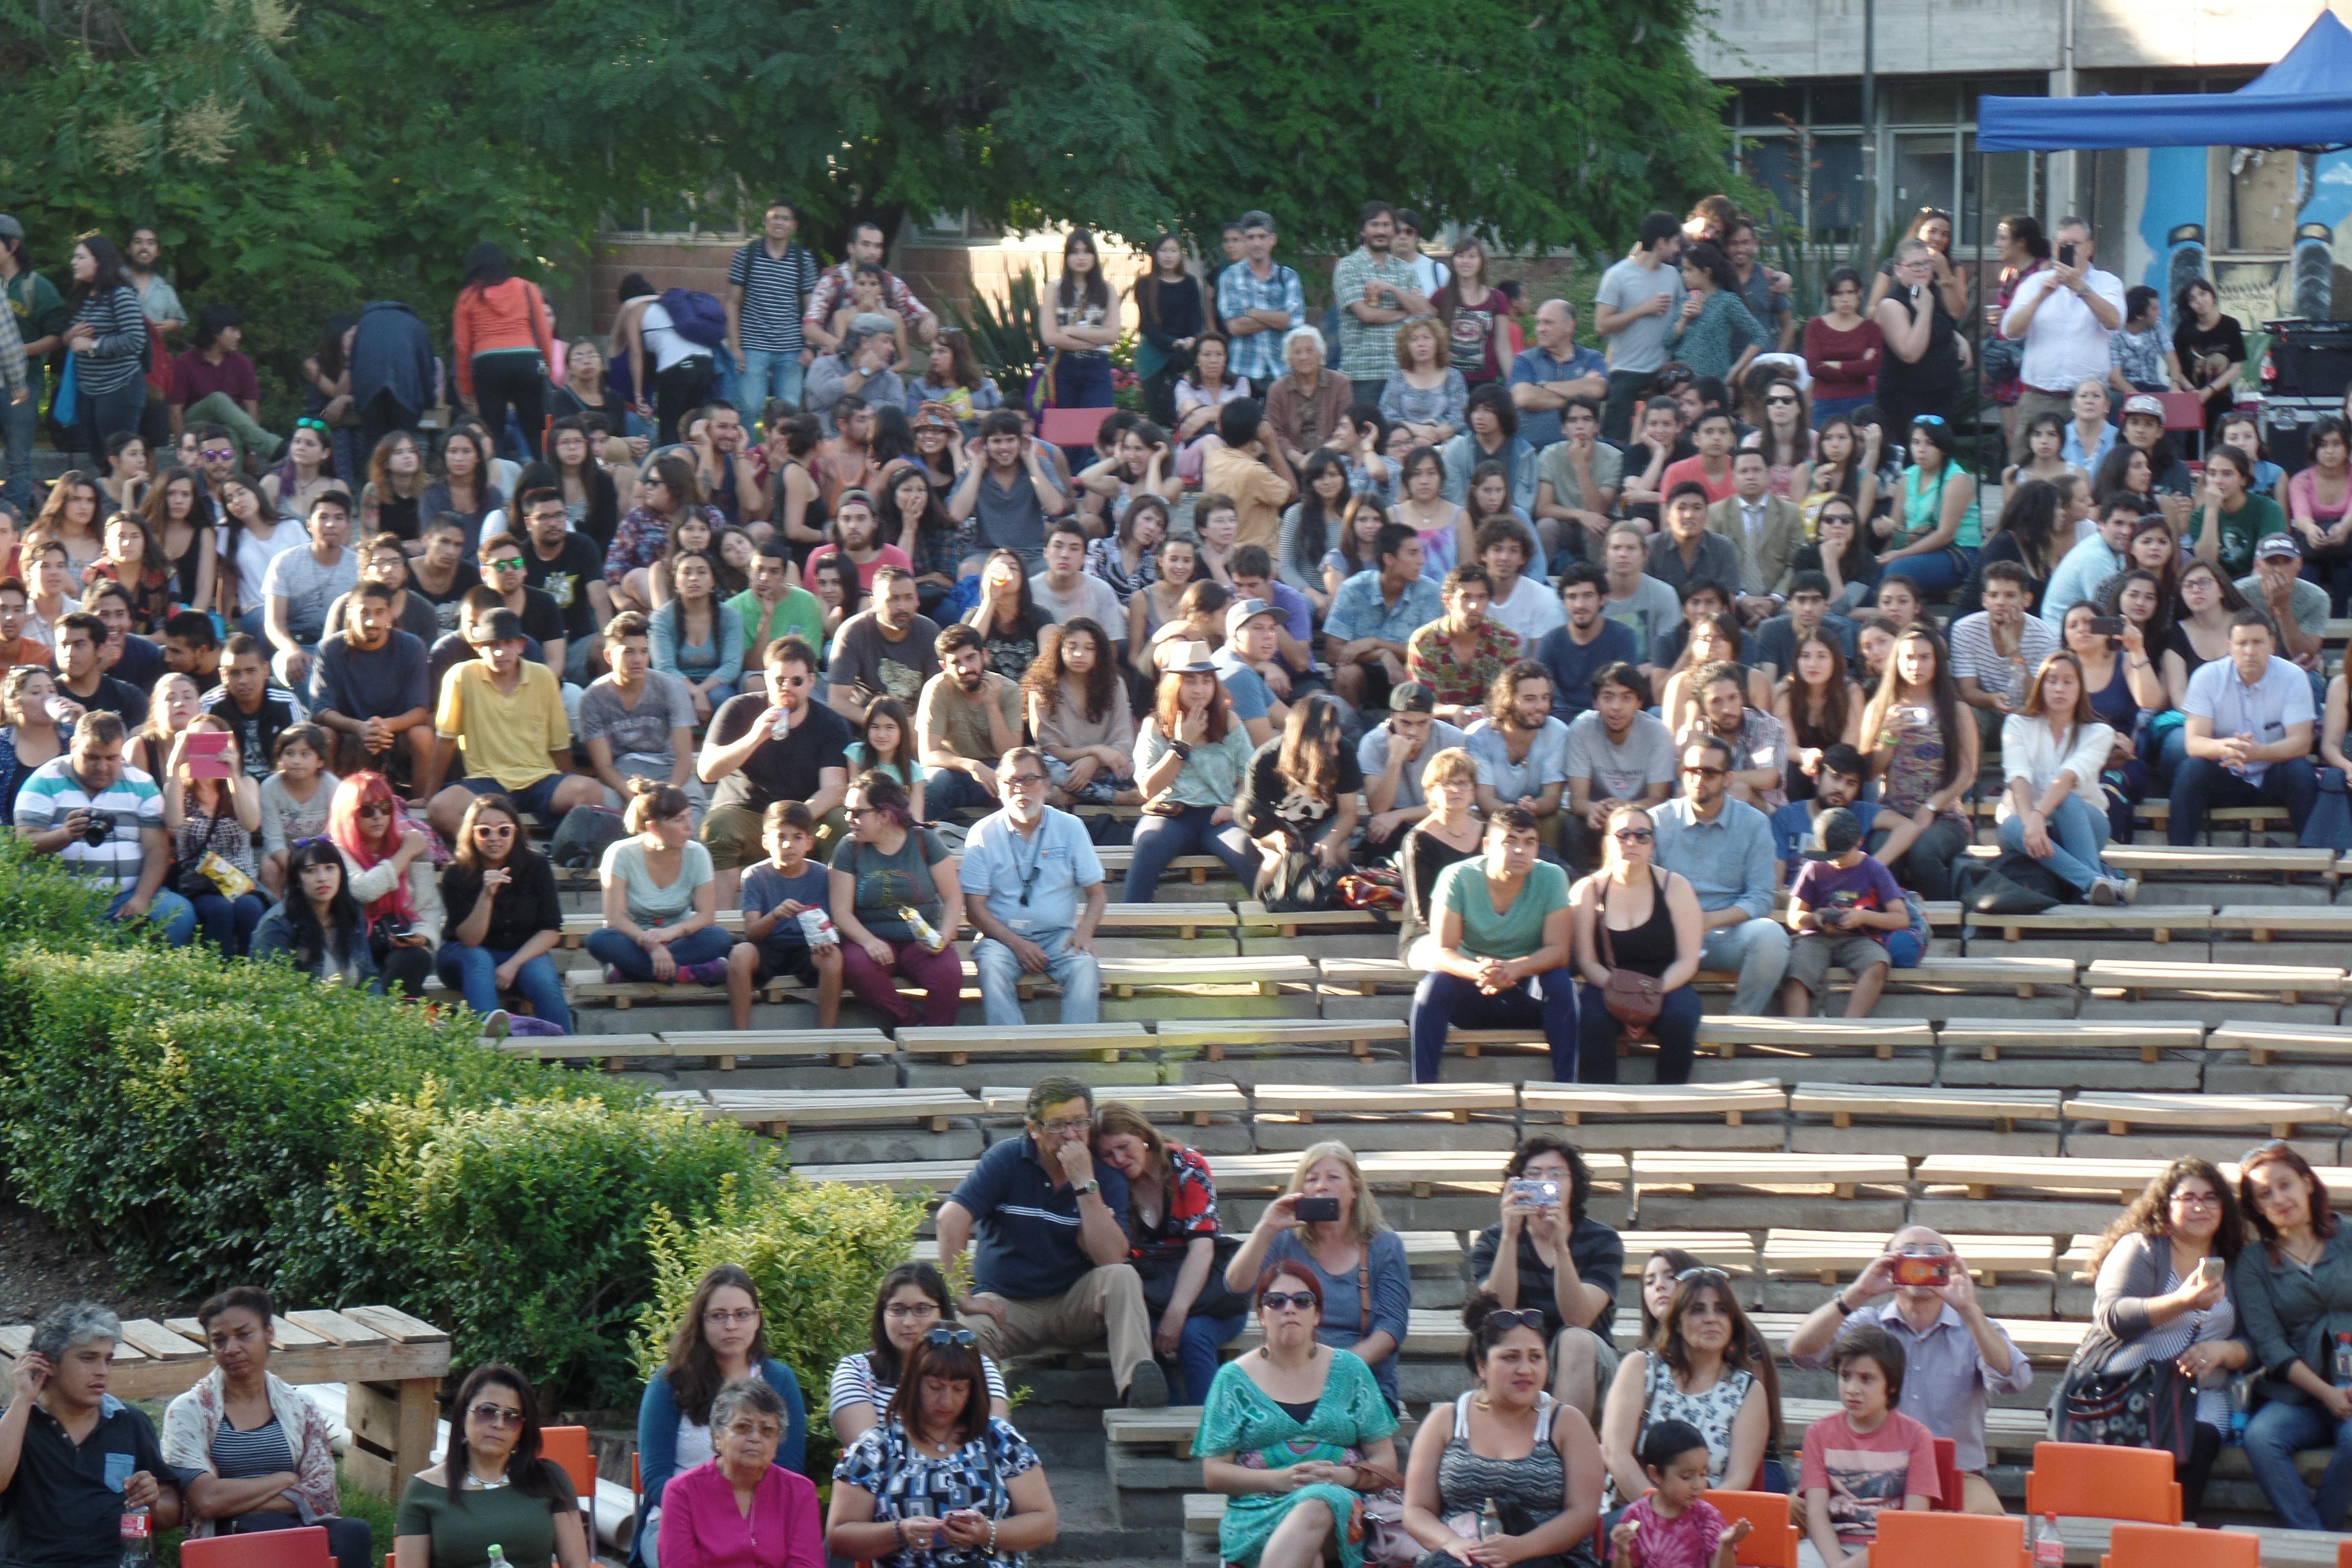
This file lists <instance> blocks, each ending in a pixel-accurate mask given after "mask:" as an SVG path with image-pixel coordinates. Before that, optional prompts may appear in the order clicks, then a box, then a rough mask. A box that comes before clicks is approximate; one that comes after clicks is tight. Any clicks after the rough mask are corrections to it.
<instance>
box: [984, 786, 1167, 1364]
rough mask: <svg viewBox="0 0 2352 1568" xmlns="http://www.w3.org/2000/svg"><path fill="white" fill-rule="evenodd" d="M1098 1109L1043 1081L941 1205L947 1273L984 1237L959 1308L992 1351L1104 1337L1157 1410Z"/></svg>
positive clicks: (1082, 1094)
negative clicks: (1099, 1158) (1012, 1130)
mask: <svg viewBox="0 0 2352 1568" xmlns="http://www.w3.org/2000/svg"><path fill="white" fill-rule="evenodd" d="M1028 765H1034V764H1028ZM1037 771H1038V772H1039V773H1043V772H1044V771H1045V770H1044V769H1043V768H1042V767H1041V768H1039V769H1038V770H1037ZM1094 1110H1095V1103H1094V1091H1093V1090H1092V1089H1088V1088H1087V1086H1086V1085H1085V1084H1083V1083H1080V1082H1079V1081H1078V1080H1077V1079H1070V1078H1043V1079H1038V1080H1037V1083H1036V1086H1035V1087H1034V1088H1033V1089H1030V1091H1029V1101H1028V1105H1027V1108H1026V1111H1025V1117H1026V1121H1027V1132H1026V1135H1025V1136H1024V1137H1020V1138H1005V1139H1001V1140H999V1141H998V1142H995V1143H993V1144H991V1145H990V1146H989V1150H988V1152H987V1153H985V1154H982V1156H981V1157H980V1163H978V1164H976V1165H974V1166H973V1167H972V1169H971V1174H970V1175H968V1176H966V1177H965V1178H964V1179H963V1181H962V1183H961V1184H959V1185H958V1186H957V1188H956V1190H955V1191H954V1192H953V1193H951V1194H949V1195H948V1201H947V1202H946V1203H944V1204H942V1205H940V1215H939V1237H940V1273H942V1274H944V1275H946V1276H947V1277H948V1278H950V1279H953V1278H954V1277H955V1271H956V1262H957V1260H958V1259H959V1258H961V1257H962V1256H963V1250H964V1247H965V1246H966V1245H967V1244H969V1243H971V1241H972V1240H973V1239H974V1237H975V1236H977V1237H978V1242H979V1245H978V1246H977V1247H975V1248H974V1250H973V1254H972V1267H971V1278H972V1290H971V1294H970V1295H967V1296H965V1297H963V1298H962V1299H961V1300H958V1301H957V1302H956V1310H958V1311H960V1312H961V1313H962V1314H963V1315H964V1321H965V1322H967V1323H968V1324H970V1325H971V1328H972V1330H973V1331H974V1332H975V1333H976V1334H977V1335H978V1336H979V1340H980V1348H981V1350H982V1352H984V1353H985V1354H987V1355H988V1356H990V1357H992V1359H994V1360H996V1361H998V1362H1002V1361H1003V1360H1004V1359H1005V1358H1006V1357H1007V1356H1016V1355H1018V1356H1028V1355H1041V1354H1050V1353H1055V1352H1069V1351H1082V1350H1089V1349H1092V1348H1093V1347H1094V1346H1096V1345H1097V1344H1101V1343H1103V1342H1105V1341H1106V1340H1108V1344H1109V1350H1110V1364H1111V1376H1112V1377H1113V1378H1114V1379H1115V1380H1116V1381H1117V1383H1118V1390H1119V1394H1120V1396H1121V1397H1122V1398H1123V1399H1125V1400H1126V1402H1127V1403H1128V1405H1130V1406H1133V1407H1136V1408H1139V1409H1152V1410H1156V1409H1159V1408H1160V1407H1161V1406H1163V1405H1166V1404H1167V1403H1168V1374H1167V1373H1165V1372H1163V1371H1161V1370H1160V1363H1158V1362H1157V1361H1155V1360H1153V1359H1152V1353H1151V1320H1150V1315H1149V1314H1148V1313H1147V1311H1146V1310H1145V1309H1144V1305H1143V1281H1142V1279H1141V1278H1140V1277H1139V1275H1137V1273H1136V1271H1135V1269H1134V1268H1133V1266H1132V1265H1130V1264H1129V1262H1128V1261H1127V1257H1128V1234H1127V1225H1128V1217H1127V1215H1128V1211H1127V1178H1126V1177H1125V1176H1123V1175H1121V1174H1119V1172H1118V1167H1117V1166H1115V1165H1113V1164H1111V1163H1109V1162H1108V1161H1105V1162H1104V1163H1102V1164H1100V1165H1097V1164H1096V1163H1095V1162H1094V1153H1093V1150H1092V1147H1091V1142H1092V1139H1093V1135H1094V1125H1095V1123H1094Z"/></svg>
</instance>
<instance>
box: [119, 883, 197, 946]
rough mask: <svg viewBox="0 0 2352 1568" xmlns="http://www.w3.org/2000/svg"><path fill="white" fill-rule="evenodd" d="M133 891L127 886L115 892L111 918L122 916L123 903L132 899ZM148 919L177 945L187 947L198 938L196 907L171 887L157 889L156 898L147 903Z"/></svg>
mask: <svg viewBox="0 0 2352 1568" xmlns="http://www.w3.org/2000/svg"><path fill="white" fill-rule="evenodd" d="M131 891H132V889H129V888H125V889H122V891H121V892H119V893H117V894H115V895H114V900H113V901H112V902H111V903H110V904H108V905H107V906H106V915H107V918H108V919H109V920H121V918H122V906H123V905H125V904H127V903H129V902H130V901H131ZM147 921H148V923H149V924H151V925H152V926H155V927H156V928H158V929H159V930H161V931H163V940H164V941H165V942H170V943H171V944H172V945H173V947H185V946H187V945H188V943H189V942H193V941H194V940H195V935H196V910H195V906H194V905H193V904H191V903H189V902H188V900H185V899H184V898H182V897H180V895H179V894H177V893H175V892H173V891H172V889H169V888H158V889H155V897H154V898H153V899H152V900H151V901H150V902H149V903H148V905H147Z"/></svg>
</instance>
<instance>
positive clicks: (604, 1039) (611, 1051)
mask: <svg viewBox="0 0 2352 1568" xmlns="http://www.w3.org/2000/svg"><path fill="white" fill-rule="evenodd" d="M491 1048H492V1049H493V1050H496V1051H497V1052H498V1053H499V1055H501V1056H509V1057H529V1058H531V1059H532V1060H534V1061H542V1062H568V1061H602V1062H603V1063H604V1066H605V1068H607V1069H608V1070H609V1071H612V1072H619V1071H620V1070H621V1069H622V1068H625V1067H626V1066H627V1065H628V1063H629V1060H630V1058H641V1057H667V1056H668V1055H669V1054H670V1052H669V1047H667V1046H666V1045H664V1044H663V1043H662V1038H661V1037H660V1036H659V1035H509V1036H508V1037H506V1038H505V1039H503V1040H500V1041H499V1042H498V1043H497V1044H496V1045H495V1046H493V1047H491Z"/></svg>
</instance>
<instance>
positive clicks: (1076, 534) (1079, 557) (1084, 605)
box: [1029, 519, 1127, 653]
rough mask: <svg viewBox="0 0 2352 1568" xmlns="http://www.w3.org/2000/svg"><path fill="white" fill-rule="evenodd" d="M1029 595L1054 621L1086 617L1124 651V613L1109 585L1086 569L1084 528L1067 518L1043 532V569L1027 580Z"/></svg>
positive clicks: (1125, 637)
mask: <svg viewBox="0 0 2352 1568" xmlns="http://www.w3.org/2000/svg"><path fill="white" fill-rule="evenodd" d="M1029 596H1030V597H1031V598H1033V599H1034V600H1035V601H1037V606H1038V608H1040V609H1042V610H1044V611H1045V613H1046V614H1048V615H1050V616H1053V617H1054V619H1055V622H1056V623H1057V624H1060V625H1064V626H1066V625H1068V624H1069V623H1070V622H1072V621H1074V620H1076V619H1077V618H1078V617H1079V616H1086V617H1087V619H1088V620H1090V621H1092V622H1094V623H1095V625H1097V626H1100V627H1102V629H1103V636H1105V637H1108V638H1109V639H1110V640H1111V641H1112V642H1114V643H1116V644H1118V646H1119V649H1120V651H1121V653H1124V652H1125V651H1126V645H1127V612H1126V611H1125V610H1123V609H1121V608H1120V607H1119V603H1118V594H1117V593H1115V592H1113V591H1112V589H1111V585H1110V584H1108V583H1106V582H1104V581H1103V580H1102V579H1101V578H1099V577H1097V576H1095V575H1093V574H1090V573H1089V572H1087V531H1086V530H1085V529H1083V528H1080V527H1079V526H1078V525H1077V524H1076V523H1075V522H1072V521H1069V520H1067V519H1063V520H1062V521H1057V522H1055V523H1053V524H1051V525H1050V526H1049V527H1048V528H1047V529H1046V531H1045V570H1044V571H1043V572H1040V573H1038V574H1036V575H1035V576H1034V577H1032V578H1030V579H1029Z"/></svg>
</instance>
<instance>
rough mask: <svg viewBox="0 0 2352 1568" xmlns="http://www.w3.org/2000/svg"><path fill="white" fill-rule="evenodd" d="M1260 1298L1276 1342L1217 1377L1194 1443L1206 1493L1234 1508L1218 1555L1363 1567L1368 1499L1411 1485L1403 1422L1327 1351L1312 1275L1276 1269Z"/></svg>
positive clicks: (1318, 1285) (1343, 1359) (1274, 1567)
mask: <svg viewBox="0 0 2352 1568" xmlns="http://www.w3.org/2000/svg"><path fill="white" fill-rule="evenodd" d="M1255 1299H1256V1301H1257V1316H1258V1326H1259V1328H1260V1329H1261V1330H1262V1331H1264V1333H1265V1342H1264V1343H1263V1344H1261V1345H1260V1346H1259V1347H1258V1348H1257V1349H1256V1350H1254V1351H1252V1352H1249V1353H1248V1354H1247V1355H1244V1356H1243V1357H1242V1358H1241V1359H1240V1360H1238V1361H1229V1362H1227V1363H1225V1364H1224V1365H1223V1366H1222V1367H1220V1368H1219V1369H1218V1370H1217V1377H1216V1381H1215V1382H1214V1383H1213V1384H1210V1385H1209V1402H1208V1404H1207V1405H1204V1406H1202V1411H1201V1427H1200V1431H1199V1434H1198V1435H1197V1436H1195V1437H1194V1438H1193V1442H1192V1452H1193V1453H1194V1454H1195V1455H1197V1456H1199V1458H1200V1459H1201V1470H1202V1484H1204V1485H1205V1486H1207V1487H1208V1489H1210V1490H1211V1491H1214V1492H1223V1493H1224V1494H1225V1495H1226V1496H1227V1497H1229V1498H1231V1499H1232V1501H1231V1502H1229V1503H1227V1504H1226V1505H1225V1516H1224V1519H1223V1521H1221V1522H1220V1523H1219V1524H1218V1526H1217V1555H1218V1557H1219V1558H1220V1559H1221V1560H1222V1561H1223V1562H1225V1563H1234V1564H1236V1565H1237V1568H1316V1565H1317V1564H1318V1563H1321V1562H1322V1561H1323V1559H1324V1555H1325V1551H1326V1549H1327V1547H1329V1546H1331V1545H1333V1544H1335V1543H1336V1546H1337V1549H1338V1557H1339V1568H1361V1565H1362V1563H1363V1561H1364V1531H1365V1526H1364V1501H1365V1499H1366V1498H1367V1497H1368V1496H1369V1495H1370V1494H1371V1493H1374V1492H1379V1491H1383V1490H1386V1489H1390V1488H1391V1487H1395V1486H1398V1485H1400V1484H1401V1482H1400V1478H1399V1476H1398V1473H1397V1462H1396V1442H1395V1433H1396V1427H1397V1419H1396V1415H1395V1414H1394V1413H1393V1412H1392V1411H1391V1410H1390V1408H1389V1402H1388V1400H1387V1399H1386V1398H1384V1397H1383V1396H1382V1395H1381V1388H1380V1384H1377V1383H1375V1382H1374V1381H1373V1380H1372V1373H1371V1369H1370V1367H1368V1366H1366V1365H1365V1364H1364V1363H1363V1362H1362V1361H1361V1360H1360V1359H1359V1358H1358V1357H1357V1356H1355V1355H1354V1354H1352V1353H1351V1352H1347V1351H1343V1350H1333V1349H1331V1348H1330V1347H1329V1346H1328V1345H1323V1344H1319V1343H1318V1342H1317V1341H1316V1338H1315V1330H1316V1327H1317V1326H1318V1324H1319V1323H1320V1322H1321V1321H1322V1317H1323V1286H1322V1282H1321V1281H1320V1280H1318V1279H1316V1278H1315V1277H1314V1275H1313V1273H1312V1271H1311V1270H1306V1269H1302V1268H1300V1266H1299V1265H1298V1264H1297V1263H1296V1262H1292V1261H1284V1260H1277V1261H1276V1262H1274V1263H1271V1264H1269V1265H1267V1267H1266V1270H1265V1273H1264V1274H1263V1275H1261V1276H1260V1277H1259V1279H1258V1283H1257V1289H1256V1291H1255ZM1301 1505H1307V1506H1301ZM1314 1505H1320V1506H1314Z"/></svg>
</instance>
